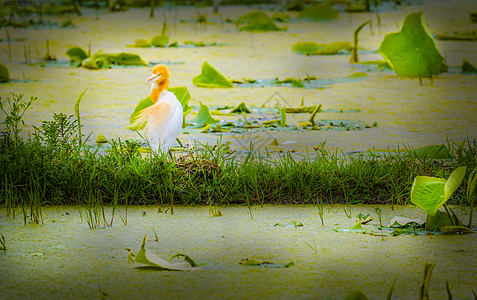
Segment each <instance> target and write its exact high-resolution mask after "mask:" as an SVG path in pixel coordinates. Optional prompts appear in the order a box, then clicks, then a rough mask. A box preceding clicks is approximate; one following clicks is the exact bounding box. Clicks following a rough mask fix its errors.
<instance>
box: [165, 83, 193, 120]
mask: <svg viewBox="0 0 477 300" xmlns="http://www.w3.org/2000/svg"><path fill="white" fill-rule="evenodd" d="M167 90H168V91H169V92H171V93H174V95H176V97H177V100H179V102H180V103H181V104H182V111H183V115H184V117H185V116H187V115H188V114H189V113H190V112H191V111H192V107H190V106H189V100H190V99H191V95H190V93H189V90H188V89H187V87H185V86H177V87H173V88H170V89H167Z"/></svg>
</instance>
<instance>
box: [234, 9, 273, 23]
mask: <svg viewBox="0 0 477 300" xmlns="http://www.w3.org/2000/svg"><path fill="white" fill-rule="evenodd" d="M259 18H270V17H269V16H268V15H267V14H266V13H264V12H263V11H259V10H256V11H252V12H249V13H247V14H245V15H242V16H240V17H239V18H238V19H237V21H236V22H235V25H236V26H237V27H238V26H240V25H242V24H247V23H248V22H250V21H253V20H256V19H259Z"/></svg>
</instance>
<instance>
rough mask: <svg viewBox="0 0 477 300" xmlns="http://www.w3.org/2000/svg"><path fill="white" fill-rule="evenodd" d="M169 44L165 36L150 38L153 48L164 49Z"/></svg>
mask: <svg viewBox="0 0 477 300" xmlns="http://www.w3.org/2000/svg"><path fill="white" fill-rule="evenodd" d="M168 42H169V37H168V36H167V35H156V36H153V37H152V38H151V42H150V43H151V45H152V46H154V47H165V46H166V45H167V43H168Z"/></svg>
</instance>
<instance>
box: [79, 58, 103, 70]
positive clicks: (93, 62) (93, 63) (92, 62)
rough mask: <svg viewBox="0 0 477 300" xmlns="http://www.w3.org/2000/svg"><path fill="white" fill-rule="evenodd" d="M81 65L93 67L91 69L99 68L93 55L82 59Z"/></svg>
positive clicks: (88, 67) (87, 67)
mask: <svg viewBox="0 0 477 300" xmlns="http://www.w3.org/2000/svg"><path fill="white" fill-rule="evenodd" d="M81 66H82V67H83V68H86V69H93V70H96V69H100V67H99V65H98V63H97V62H96V59H95V58H94V57H88V58H86V59H85V60H83V61H82V62H81Z"/></svg>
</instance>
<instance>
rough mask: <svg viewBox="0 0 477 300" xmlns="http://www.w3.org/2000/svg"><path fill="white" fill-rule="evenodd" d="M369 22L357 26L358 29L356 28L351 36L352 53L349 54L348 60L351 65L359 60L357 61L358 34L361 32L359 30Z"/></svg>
mask: <svg viewBox="0 0 477 300" xmlns="http://www.w3.org/2000/svg"><path fill="white" fill-rule="evenodd" d="M369 22H370V20H368V21H366V22H364V23H363V24H361V25H359V26H358V28H356V30H355V31H354V34H353V43H354V45H353V53H352V54H351V59H350V62H352V63H357V62H359V59H358V35H359V32H360V31H361V29H363V27H364V26H366V24H368V23H369Z"/></svg>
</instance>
